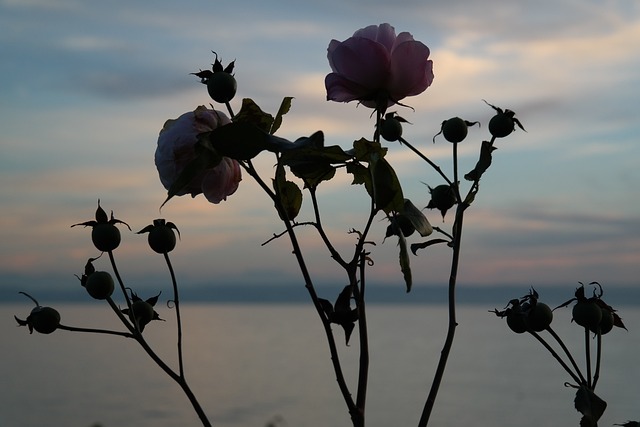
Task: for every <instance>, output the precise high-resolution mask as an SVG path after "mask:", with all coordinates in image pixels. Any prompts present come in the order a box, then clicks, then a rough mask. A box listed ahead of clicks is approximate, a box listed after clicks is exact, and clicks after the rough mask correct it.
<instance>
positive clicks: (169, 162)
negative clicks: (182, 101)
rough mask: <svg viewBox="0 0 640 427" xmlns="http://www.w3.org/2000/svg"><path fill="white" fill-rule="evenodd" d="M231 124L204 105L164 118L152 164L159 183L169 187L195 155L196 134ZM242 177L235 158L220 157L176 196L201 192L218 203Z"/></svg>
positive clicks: (224, 117)
mask: <svg viewBox="0 0 640 427" xmlns="http://www.w3.org/2000/svg"><path fill="white" fill-rule="evenodd" d="M229 123H231V120H229V118H228V117H227V116H226V115H225V114H224V113H222V112H220V111H216V110H210V109H208V108H206V107H204V106H200V107H198V108H196V109H195V110H194V111H191V112H188V113H185V114H183V115H181V116H180V117H178V118H177V119H175V120H167V122H166V123H165V124H164V127H163V128H162V130H161V131H160V135H159V136H158V147H157V149H156V154H155V163H156V168H157V169H158V173H159V175H160V181H161V182H162V185H163V186H164V187H165V188H166V189H169V188H170V187H171V185H172V184H173V183H174V182H175V181H176V179H177V178H178V176H180V173H181V172H182V170H183V169H184V168H185V167H186V166H187V165H188V164H189V163H190V162H191V161H192V160H193V159H194V158H195V155H196V154H195V144H196V142H197V140H198V138H197V137H198V134H200V133H203V132H209V131H212V130H214V129H215V128H217V127H218V126H224V125H226V124H229ZM241 180H242V173H241V170H240V165H239V164H238V162H237V161H235V160H232V159H229V158H227V157H223V158H222V161H221V162H220V163H219V164H218V165H217V166H215V167H213V168H210V169H206V170H204V171H203V172H202V173H200V174H198V175H197V176H196V177H194V178H193V179H192V180H191V182H190V183H189V184H188V185H187V186H186V187H185V188H184V189H182V190H181V191H180V192H178V193H177V195H178V196H183V195H185V194H191V196H192V197H195V196H197V195H198V194H200V193H202V194H204V196H205V197H206V198H207V200H208V201H209V202H211V203H220V202H221V201H223V200H226V199H227V196H230V195H231V194H233V193H234V192H235V191H236V190H237V189H238V184H239V183H240V181H241Z"/></svg>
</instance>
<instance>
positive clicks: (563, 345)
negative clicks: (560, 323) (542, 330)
mask: <svg viewBox="0 0 640 427" xmlns="http://www.w3.org/2000/svg"><path fill="white" fill-rule="evenodd" d="M546 330H547V332H549V334H551V336H552V337H553V338H554V339H555V340H556V342H557V343H558V344H559V345H560V347H561V348H562V350H563V351H564V353H565V354H566V355H567V357H568V358H569V361H570V362H571V365H572V366H573V369H575V370H576V373H577V374H578V376H579V377H580V380H581V381H580V382H579V384H587V380H585V378H584V375H582V371H581V370H580V367H579V366H578V364H577V363H576V361H575V359H574V358H573V355H572V354H571V352H570V351H569V349H568V348H567V346H566V345H565V343H564V341H562V339H561V338H560V337H559V336H558V334H557V333H556V331H554V330H553V329H552V328H551V326H548V327H547V329H546Z"/></svg>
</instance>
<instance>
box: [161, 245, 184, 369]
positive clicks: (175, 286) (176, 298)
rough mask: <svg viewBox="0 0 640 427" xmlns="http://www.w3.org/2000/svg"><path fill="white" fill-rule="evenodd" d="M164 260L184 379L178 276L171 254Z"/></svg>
mask: <svg viewBox="0 0 640 427" xmlns="http://www.w3.org/2000/svg"><path fill="white" fill-rule="evenodd" d="M163 255H164V259H165V261H166V262H167V267H168V268H169V273H170V274H171V284H172V285H173V303H174V304H175V308H176V324H177V327H178V367H179V370H180V378H184V363H183V360H182V318H181V316H180V297H179V296H178V282H177V281H176V275H175V272H174V271H173V266H172V265H171V260H170V259H169V254H168V253H167V252H165V253H164V254H163Z"/></svg>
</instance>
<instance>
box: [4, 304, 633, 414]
mask: <svg viewBox="0 0 640 427" xmlns="http://www.w3.org/2000/svg"><path fill="white" fill-rule="evenodd" d="M57 308H58V309H59V311H60V312H61V314H62V316H63V323H65V324H67V325H73V326H85V327H103V328H112V329H116V328H118V325H117V323H116V321H115V320H114V316H113V314H112V313H111V312H109V311H108V308H107V307H102V306H94V305H66V306H64V305H63V306H57ZM489 308H493V307H485V306H461V307H460V308H459V324H460V325H459V327H458V329H457V335H456V343H455V345H454V349H453V353H452V356H451V359H450V363H449V365H448V368H447V374H446V376H445V379H444V382H443V384H442V387H441V393H440V395H439V397H438V401H437V403H436V409H435V410H434V413H433V415H432V422H431V425H433V426H438V427H440V426H456V427H459V426H464V425H474V426H519V427H534V426H536V427H540V426H554V427H555V426H577V425H578V420H579V417H578V413H577V412H576V411H575V409H574V408H573V396H574V393H573V390H572V389H569V388H565V387H563V383H564V382H565V381H566V380H568V379H569V378H568V375H566V374H565V373H564V371H563V370H562V369H561V368H560V367H559V366H558V365H557V363H556V362H555V361H554V360H553V359H552V358H551V356H550V355H549V354H548V353H547V352H546V351H545V350H544V349H543V348H542V346H540V345H539V344H538V343H537V342H535V341H534V340H533V338H531V337H529V336H527V335H515V334H512V333H510V331H508V329H507V328H506V325H505V324H503V323H502V322H501V321H500V320H499V319H497V318H496V317H495V316H494V315H492V314H490V313H488V312H487V310H488V309H489ZM618 308H619V309H620V314H621V315H622V316H623V318H624V320H625V322H626V324H627V327H629V329H630V331H629V332H625V331H623V330H615V331H614V332H613V333H611V334H609V335H607V336H606V337H605V348H604V354H603V368H602V372H601V379H600V382H599V386H598V394H599V395H600V396H601V397H603V398H604V399H605V400H607V401H608V403H609V407H608V409H607V411H606V412H605V416H604V417H603V419H602V420H601V423H600V425H601V426H607V425H612V424H613V423H619V422H624V421H626V420H628V419H639V418H640V410H639V409H637V408H638V407H637V404H638V401H640V381H639V380H640V369H638V366H637V363H638V354H640V352H639V349H640V332H638V330H639V329H640V328H638V327H637V325H640V310H639V309H638V308H625V307H618ZM29 310H30V307H29V306H27V305H0V333H1V334H2V337H3V346H2V353H1V357H2V362H3V363H1V364H0V381H1V383H2V385H1V386H0V387H1V388H0V427H36V426H38V427H41V426H53V427H89V426H91V425H92V424H94V423H98V422H99V423H101V424H102V425H103V426H104V427H115V426H136V427H145V426H153V427H176V426H198V425H199V422H198V420H197V418H196V416H195V415H194V413H193V411H192V409H191V407H190V405H189V403H188V401H187V400H186V398H185V397H184V396H183V395H182V394H181V391H180V390H179V388H178V386H177V385H176V384H175V383H173V382H172V381H171V380H170V379H169V378H168V377H166V376H165V375H164V374H163V373H162V372H161V371H160V369H159V368H158V367H156V366H155V365H154V364H152V363H151V361H150V360H149V359H148V358H147V356H146V354H145V353H144V352H143V351H142V350H141V349H140V348H138V347H137V344H136V343H135V342H134V341H132V340H127V339H124V338H119V337H109V336H96V335H92V334H80V333H71V332H66V331H59V332H56V333H54V334H52V335H49V336H44V335H40V334H38V335H36V334H34V335H31V336H30V335H29V333H28V331H27V329H26V328H17V327H15V321H14V320H13V315H14V314H18V315H19V317H25V316H26V314H28V311H29ZM158 311H159V312H160V314H161V317H163V318H165V319H167V321H166V322H154V323H152V324H151V325H149V327H148V329H147V330H146V331H145V335H146V336H147V338H148V340H149V342H150V343H151V344H152V346H153V347H154V348H155V349H156V350H157V352H158V353H159V354H160V355H162V356H163V357H165V359H166V360H168V361H169V362H170V363H171V364H172V366H176V357H175V334H174V333H173V332H174V331H175V321H174V318H173V317H172V316H173V310H169V309H167V308H166V307H160V308H159V309H158ZM183 314H184V320H183V323H184V325H185V337H184V340H185V342H184V345H185V366H186V375H187V378H189V379H190V381H191V385H192V388H193V389H194V391H195V393H196V394H197V395H198V396H199V398H200V401H201V403H202V405H203V406H204V408H205V410H206V411H207V414H208V415H209V416H210V419H211V421H212V422H213V424H214V426H219V427H241V426H242V427H247V426H254V427H264V426H265V424H267V423H268V422H269V421H271V420H273V419H275V417H281V418H282V419H284V421H285V422H284V423H282V424H280V425H282V426H287V427H334V426H348V425H349V424H350V423H349V419H348V415H347V412H346V410H345V407H344V404H343V402H342V400H341V398H340V396H339V394H338V389H337V385H336V381H335V377H334V375H333V370H332V368H331V365H330V360H329V355H328V350H327V348H326V345H325V342H324V334H323V331H322V328H321V326H320V323H319V321H318V320H317V318H316V314H315V312H314V311H313V310H312V308H311V306H310V305H183ZM568 315H569V313H568V310H567V311H566V312H561V313H556V321H555V322H554V325H555V328H556V330H557V331H558V333H559V334H560V335H561V336H563V337H569V338H568V339H567V340H566V342H567V344H568V345H569V347H570V348H571V349H575V352H574V354H575V355H576V358H578V363H579V364H580V365H581V366H584V360H583V359H584V357H583V356H582V355H583V354H584V353H582V352H578V349H580V350H581V349H582V346H583V345H584V341H583V336H582V334H581V333H579V332H578V330H577V327H576V326H575V325H570V324H569V321H568ZM368 316H369V324H370V330H371V332H370V344H371V352H372V356H371V374H370V389H369V390H370V391H369V399H368V409H367V419H368V425H369V426H372V427H377V426H384V427H389V426H415V425H416V424H417V420H418V418H419V415H420V411H421V409H422V406H423V404H424V399H425V397H426V393H427V390H428V386H429V384H430V382H431V378H432V375H433V371H434V369H435V365H436V362H437V358H438V356H439V352H440V349H441V347H442V341H443V338H444V333H445V327H446V326H445V323H446V320H445V319H446V309H445V307H442V306H400V305H398V306H383V305H370V306H369V307H368ZM337 329H340V328H339V327H338V328H337ZM337 332H338V334H339V337H340V340H339V344H340V345H339V349H340V351H341V357H342V358H343V362H344V369H345V372H346V374H347V376H348V377H349V379H350V380H351V381H352V384H353V380H354V379H355V378H356V366H357V364H356V362H357V332H356V333H354V336H353V337H352V346H351V347H345V346H344V343H343V341H342V336H343V335H342V331H341V330H340V331H337Z"/></svg>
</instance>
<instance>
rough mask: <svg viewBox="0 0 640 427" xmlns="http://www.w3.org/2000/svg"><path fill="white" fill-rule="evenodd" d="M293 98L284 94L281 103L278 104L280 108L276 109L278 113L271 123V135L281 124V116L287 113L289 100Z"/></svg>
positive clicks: (289, 106) (289, 104) (289, 107)
mask: <svg viewBox="0 0 640 427" xmlns="http://www.w3.org/2000/svg"><path fill="white" fill-rule="evenodd" d="M292 100H293V97H292V96H286V97H285V98H284V99H283V100H282V103H281V104H280V108H279V109H278V113H277V114H276V118H275V119H274V120H273V123H272V124H271V131H270V132H269V133H270V134H271V135H273V134H274V133H276V131H277V130H278V129H280V125H281V124H282V116H284V115H285V114H287V113H288V112H289V110H290V109H291V101H292Z"/></svg>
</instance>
